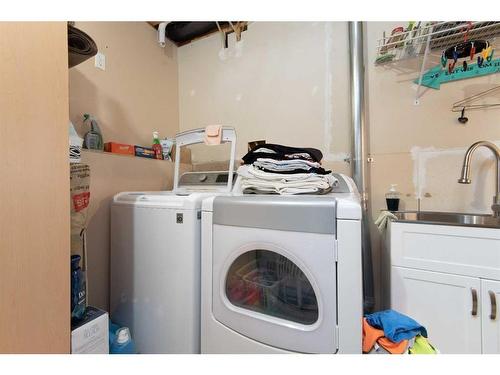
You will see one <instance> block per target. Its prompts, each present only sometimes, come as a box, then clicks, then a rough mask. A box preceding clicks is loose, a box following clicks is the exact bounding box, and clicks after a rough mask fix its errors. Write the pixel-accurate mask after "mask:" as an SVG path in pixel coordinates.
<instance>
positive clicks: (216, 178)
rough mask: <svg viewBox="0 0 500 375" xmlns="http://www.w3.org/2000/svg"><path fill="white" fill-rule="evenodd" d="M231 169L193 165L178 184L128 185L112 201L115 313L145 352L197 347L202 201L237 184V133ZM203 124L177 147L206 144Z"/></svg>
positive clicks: (226, 136) (226, 137)
mask: <svg viewBox="0 0 500 375" xmlns="http://www.w3.org/2000/svg"><path fill="white" fill-rule="evenodd" d="M222 132H223V133H222V141H221V142H222V143H226V142H231V143H232V145H231V159H230V160H231V161H230V168H229V171H226V172H206V173H205V172H188V173H184V174H183V175H182V176H181V177H180V178H179V177H178V176H179V167H180V163H179V158H177V160H176V165H175V174H174V176H175V177H174V190H173V191H166V192H124V193H120V194H117V195H116V196H115V197H114V199H113V203H112V207H111V280H110V286H111V290H110V313H111V319H112V320H113V321H114V322H115V323H117V324H119V325H122V326H127V327H129V328H130V330H131V333H132V337H133V338H134V340H135V342H136V346H137V350H138V351H139V352H140V353H199V352H200V246H201V244H200V242H201V202H202V200H203V199H205V198H207V197H211V196H215V195H220V194H228V193H229V192H230V190H231V188H232V181H233V169H234V149H235V140H236V134H235V131H234V129H233V128H228V127H224V128H223V129H222ZM203 139H204V129H197V130H193V131H189V132H184V133H181V134H178V135H177V136H176V148H177V149H176V151H177V152H176V155H180V147H181V146H185V145H190V144H196V143H202V142H203Z"/></svg>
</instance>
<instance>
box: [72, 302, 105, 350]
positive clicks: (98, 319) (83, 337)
mask: <svg viewBox="0 0 500 375" xmlns="http://www.w3.org/2000/svg"><path fill="white" fill-rule="evenodd" d="M108 324H109V318H108V313H107V312H106V311H103V310H99V309H97V308H95V307H92V306H88V307H87V310H86V317H85V319H83V320H82V321H81V322H78V323H76V324H72V325H71V354H109V330H108Z"/></svg>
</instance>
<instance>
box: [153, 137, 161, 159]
mask: <svg viewBox="0 0 500 375" xmlns="http://www.w3.org/2000/svg"><path fill="white" fill-rule="evenodd" d="M153 151H154V153H155V159H159V160H163V148H162V147H161V144H160V137H159V135H158V132H153Z"/></svg>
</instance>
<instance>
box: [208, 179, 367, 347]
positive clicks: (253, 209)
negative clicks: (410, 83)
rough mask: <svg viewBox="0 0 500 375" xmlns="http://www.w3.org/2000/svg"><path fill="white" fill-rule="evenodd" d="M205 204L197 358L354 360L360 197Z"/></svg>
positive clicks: (347, 190)
mask: <svg viewBox="0 0 500 375" xmlns="http://www.w3.org/2000/svg"><path fill="white" fill-rule="evenodd" d="M336 177H337V178H338V180H339V184H338V185H337V186H336V187H335V188H334V192H333V193H330V194H327V195H298V196H276V195H243V194H238V195H235V194H233V195H232V196H221V197H211V198H207V199H206V200H204V201H203V204H202V260H201V265H202V291H201V295H202V299H201V300H202V302H201V311H202V320H201V351H202V353H361V342H362V325H361V323H362V316H363V303H362V270H361V269H362V263H361V206H360V197H359V194H358V192H357V189H356V187H355V184H354V182H353V181H352V179H351V178H349V177H347V176H344V175H339V174H337V175H336Z"/></svg>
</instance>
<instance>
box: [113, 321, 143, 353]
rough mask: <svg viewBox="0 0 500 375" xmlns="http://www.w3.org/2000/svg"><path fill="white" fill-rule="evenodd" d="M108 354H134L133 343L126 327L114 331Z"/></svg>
mask: <svg viewBox="0 0 500 375" xmlns="http://www.w3.org/2000/svg"><path fill="white" fill-rule="evenodd" d="M109 353H110V354H136V353H137V352H136V349H135V343H134V341H133V340H132V337H131V336H130V330H129V329H128V327H122V328H120V329H118V330H117V331H116V334H115V338H114V341H113V343H112V344H111V347H110V348H109Z"/></svg>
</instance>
